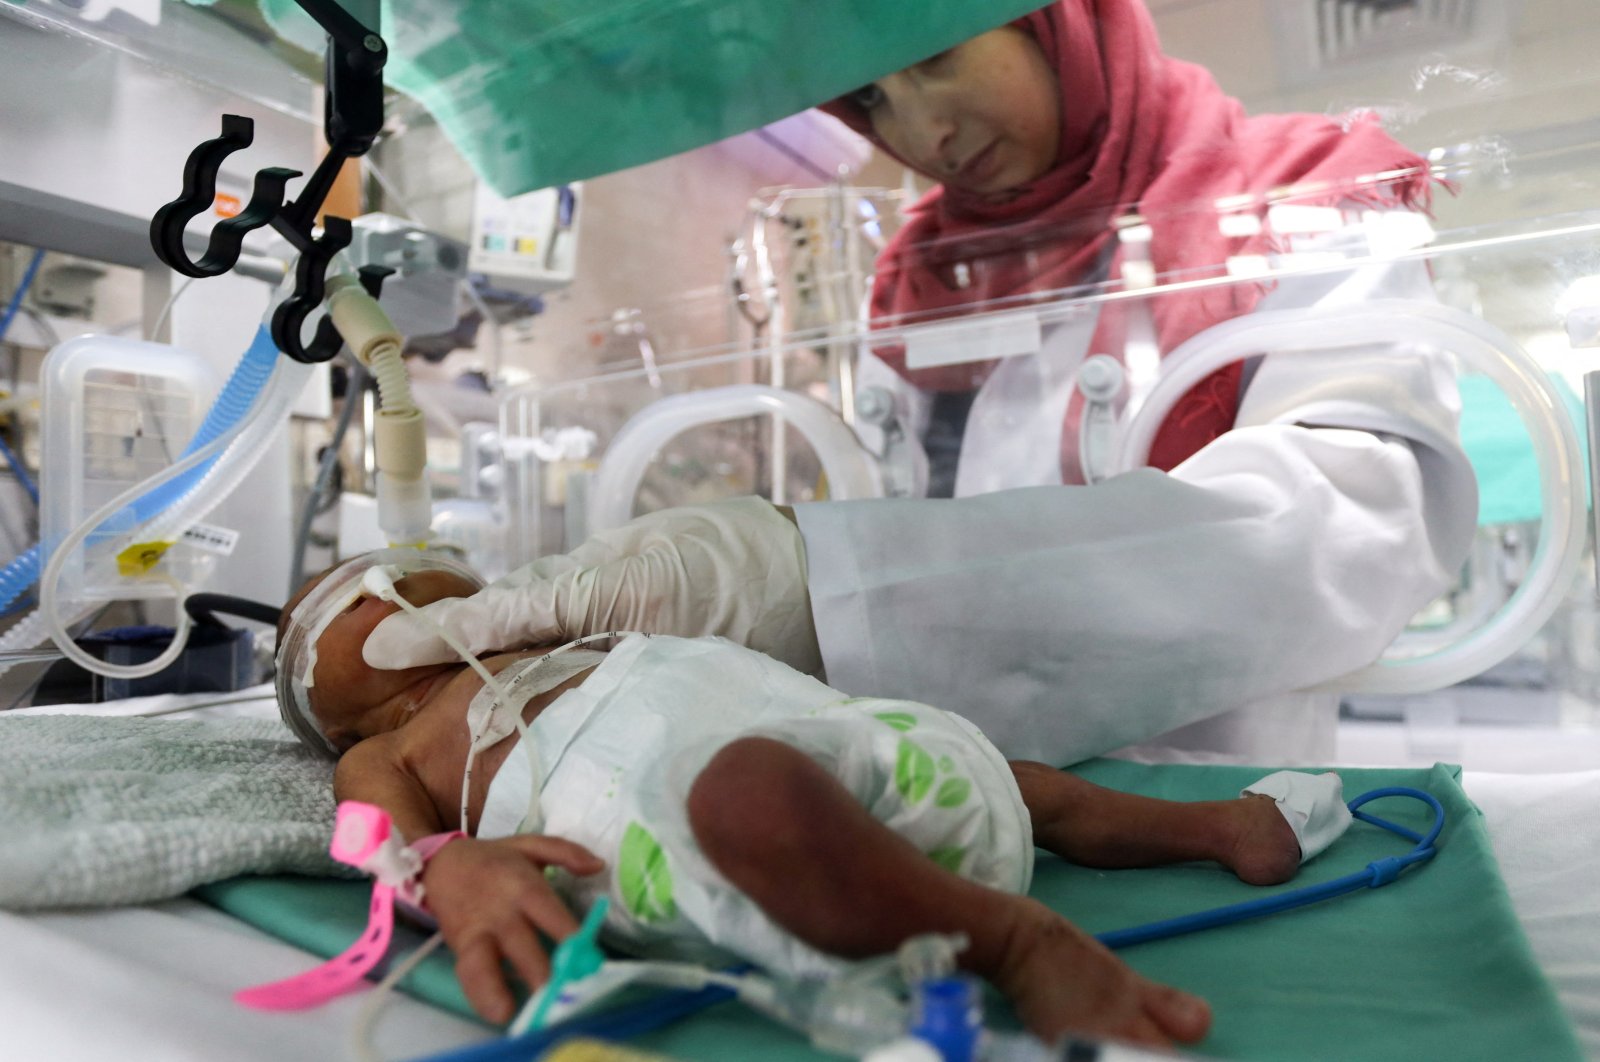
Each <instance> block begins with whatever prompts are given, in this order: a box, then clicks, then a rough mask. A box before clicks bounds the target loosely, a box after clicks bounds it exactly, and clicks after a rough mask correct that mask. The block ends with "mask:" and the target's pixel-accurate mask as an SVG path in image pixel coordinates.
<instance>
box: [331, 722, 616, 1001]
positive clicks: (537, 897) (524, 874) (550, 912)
mask: <svg viewBox="0 0 1600 1062" xmlns="http://www.w3.org/2000/svg"><path fill="white" fill-rule="evenodd" d="M333 791H334V795H335V796H336V797H337V798H338V799H340V800H364V801H366V802H368V803H370V804H376V805H378V806H379V807H381V808H383V809H384V810H385V811H387V812H388V813H389V815H390V817H391V818H392V819H393V820H394V824H395V826H396V827H397V828H398V829H399V830H400V833H401V835H402V836H403V837H405V838H406V840H408V841H415V840H417V839H419V838H421V837H425V836H427V835H428V834H431V833H438V832H440V831H441V830H442V829H444V828H445V823H443V822H441V821H440V815H439V811H438V809H437V808H436V807H435V806H434V804H433V801H432V800H431V799H430V798H429V796H428V793H427V790H426V788H425V787H424V786H423V785H422V783H421V781H420V780H419V779H418V778H417V777H416V775H414V774H412V773H411V772H410V770H408V769H407V767H406V765H405V763H404V762H403V760H402V758H401V757H400V756H399V755H398V752H397V750H395V749H394V748H393V747H392V746H390V745H389V744H388V743H386V742H384V741H383V740H382V738H381V736H380V737H378V738H368V739H367V740H366V741H363V742H361V743H360V744H359V745H357V746H356V747H355V748H353V749H351V750H350V751H349V752H347V753H345V754H344V756H343V758H341V759H340V760H339V766H338V768H337V769H336V770H335V771H334V776H333ZM449 825H451V826H454V825H455V823H454V822H453V821H452V822H451V823H450V824H449ZM547 866H559V867H564V868H565V869H567V870H569V871H571V872H572V873H574V874H579V875H585V874H594V873H597V872H599V871H600V870H603V869H604V868H605V863H604V862H602V861H601V860H600V858H599V857H598V856H596V855H594V854H593V853H592V852H590V851H589V850H588V849H586V848H583V847H582V846H580V845H576V844H573V843H572V842H571V841H564V840H562V839H560V838H559V837H540V836H536V835H532V834H525V835H521V836H516V837H504V838H501V839H499V840H494V841H480V840H478V839H477V838H474V837H467V838H462V839H460V840H456V841H452V842H450V843H449V844H447V845H445V846H444V847H443V848H441V849H439V851H438V852H437V853H435V855H434V857H433V858H432V859H430V860H429V861H428V864H427V866H426V867H424V868H423V872H422V889H423V905H424V906H425V907H426V908H427V909H428V910H429V911H430V912H431V913H432V914H433V916H434V917H435V918H436V919H438V922H439V931H440V932H441V933H443V934H444V939H445V942H446V943H447V944H449V945H450V950H451V951H453V952H455V956H456V976H457V977H458V978H460V980H461V987H462V989H463V990H464V991H465V992H466V994H467V999H468V1000H470V1001H471V1002H472V1006H473V1008H474V1009H476V1010H477V1012H478V1013H479V1014H482V1015H483V1016H484V1017H485V1018H487V1019H488V1020H490V1021H494V1022H504V1021H508V1020H510V1018H511V1016H512V1012H513V1005H514V1004H513V1000H512V997H511V992H510V990H509V989H508V987H507V986H506V980H505V974H504V972H503V967H502V962H509V963H510V964H511V966H512V968H513V969H515V970H516V971H517V973H518V974H519V975H520V976H521V977H522V979H523V980H524V981H525V982H527V983H528V985H529V986H537V985H540V984H543V983H544V981H545V979H546V978H547V977H548V976H549V974H550V961H549V959H548V958H547V957H546V956H545V953H544V948H543V946H542V945H541V944H540V942H539V933H540V932H543V933H544V934H545V935H546V936H548V937H551V938H553V939H555V940H563V939H565V938H566V937H567V935H568V934H570V933H573V932H575V931H576V930H577V928H578V923H577V920H576V919H574V918H573V916H572V912H570V911H568V910H567V907H566V905H565V904H563V903H562V902H561V899H560V897H558V896H557V895H556V894H555V890H553V889H552V888H551V887H550V883H549V881H548V880H546V878H545V876H544V868H545V867H547Z"/></svg>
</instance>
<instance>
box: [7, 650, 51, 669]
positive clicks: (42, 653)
mask: <svg viewBox="0 0 1600 1062" xmlns="http://www.w3.org/2000/svg"><path fill="white" fill-rule="evenodd" d="M63 658H64V657H63V654H62V652H61V650H59V649H13V650H12V651H10V652H8V653H0V666H9V665H11V664H37V663H42V662H43V661H46V660H61V659H63Z"/></svg>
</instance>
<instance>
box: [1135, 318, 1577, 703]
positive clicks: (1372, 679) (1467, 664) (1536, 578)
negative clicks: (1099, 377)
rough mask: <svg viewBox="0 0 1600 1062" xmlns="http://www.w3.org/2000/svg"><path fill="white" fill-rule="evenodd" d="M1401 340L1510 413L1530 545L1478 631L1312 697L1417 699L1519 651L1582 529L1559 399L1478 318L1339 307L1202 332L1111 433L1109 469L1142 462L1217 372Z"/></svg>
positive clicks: (1573, 452)
mask: <svg viewBox="0 0 1600 1062" xmlns="http://www.w3.org/2000/svg"><path fill="white" fill-rule="evenodd" d="M1396 342H1412V343H1416V344H1418V345H1424V346H1428V347H1430V348H1434V349H1438V350H1443V351H1447V352H1449V353H1451V354H1453V355H1456V356H1457V357H1459V358H1460V359H1461V361H1462V362H1463V363H1464V364H1465V365H1466V366H1467V367H1468V368H1469V369H1473V370H1476V371H1478V372H1481V373H1483V374H1484V375H1485V376H1488V377H1489V378H1490V379H1492V380H1494V381H1495V382H1496V383H1497V384H1498V385H1499V386H1500V388H1501V390H1503V391H1504V392H1505V394H1506V397H1507V398H1508V399H1510V401H1511V404H1512V407H1513V408H1515V409H1516V411H1517V413H1518V414H1519V415H1520V416H1521V417H1522V420H1523V423H1524V424H1525V425H1526V426H1527V428H1528V433H1529V435H1530V436H1531V437H1532V439H1533V444H1534V449H1535V451H1536V453H1537V454H1538V458H1539V488H1540V498H1541V504H1542V514H1541V523H1540V525H1539V543H1538V546H1537V547H1536V548H1535V550H1534V555H1533V561H1532V563H1531V565H1530V567H1529V570H1528V574H1527V577H1526V578H1525V579H1524V580H1523V582H1522V585H1521V586H1519V587H1518V588H1517V590H1516V592H1515V593H1514V594H1512V595H1511V598H1510V600H1509V601H1507V602H1506V604H1505V605H1504V607H1502V609H1501V610H1500V612H1499V613H1497V614H1496V615H1495V617H1494V618H1492V619H1491V620H1490V621H1489V622H1488V623H1486V624H1485V625H1484V626H1482V627H1480V628H1479V629H1478V630H1476V631H1473V632H1472V633H1470V634H1468V635H1467V636H1466V637H1464V638H1462V639H1461V640H1460V641H1458V642H1456V643H1455V644H1454V645H1452V646H1449V647H1448V648H1445V649H1441V650H1439V651H1437V652H1434V653H1429V654H1427V655H1425V656H1417V657H1411V658H1395V657H1385V658H1384V659H1382V660H1380V661H1378V662H1377V663H1376V664H1373V665H1371V666H1369V667H1366V668H1363V669H1362V670H1360V671H1355V672H1352V673H1351V674H1349V675H1346V676H1345V677H1343V678H1341V679H1336V680H1334V681H1331V682H1327V683H1324V684H1323V685H1322V686H1321V687H1319V688H1321V689H1326V690H1335V691H1339V692H1346V693H1355V692H1362V693H1392V694H1399V693H1422V692H1425V691H1428V690H1435V689H1441V688H1443V687H1445V686H1449V685H1451V684H1453V683H1456V682H1461V681H1463V680H1465V679H1468V678H1471V677H1472V676H1474V675H1478V674H1481V673H1482V672H1483V671H1485V670H1487V669H1488V668H1490V667H1493V666H1494V665H1495V664H1497V663H1499V662H1500V661H1502V660H1504V659H1506V658H1507V657H1508V656H1510V655H1511V654H1512V653H1514V652H1516V651H1517V650H1518V649H1519V648H1521V647H1522V646H1523V645H1525V644H1526V643H1527V641H1528V639H1529V638H1531V637H1533V635H1534V633H1535V632H1537V631H1538V630H1539V628H1540V627H1542V626H1543V625H1544V624H1545V622H1546V621H1547V620H1548V619H1549V618H1550V616H1551V614H1552V613H1554V612H1555V610H1556V608H1557V607H1558V606H1559V605H1560V603H1561V601H1562V598H1563V597H1564V596H1565V594H1566V592H1567V589H1568V587H1570V586H1571V584H1572V580H1573V577H1574V575H1575V573H1576V570H1577V566H1578V563H1579V560H1580V558H1581V557H1582V554H1583V547H1584V541H1585V538H1586V528H1585V523H1584V515H1585V513H1586V512H1587V500H1586V498H1585V495H1584V473H1583V467H1584V466H1583V457H1582V451H1580V450H1579V448H1578V435H1577V431H1576V429H1574V428H1573V426H1572V421H1571V419H1570V418H1569V417H1568V415H1567V412H1566V406H1565V404H1564V402H1563V401H1562V399H1561V396H1560V395H1559V394H1558V393H1557V392H1556V390H1555V388H1554V387H1553V386H1551V384H1550V381H1549V379H1548V378H1547V377H1546V375H1545V373H1544V370H1543V369H1542V368H1540V366H1539V365H1538V364H1537V363H1536V362H1535V361H1534V360H1533V359H1532V358H1530V357H1529V356H1528V355H1526V354H1525V353H1523V352H1522V351H1521V349H1520V348H1519V347H1518V346H1517V344H1516V343H1515V341H1513V340H1512V339H1511V337H1510V336H1507V335H1506V334H1505V333H1504V332H1501V331H1500V330H1499V329H1497V328H1495V327H1493V326H1492V325H1490V324H1489V323H1488V322H1486V321H1484V320H1482V319H1481V318H1478V317H1475V316H1473V315H1472V314H1468V313H1462V312H1461V311H1459V310H1452V309H1449V308H1447V307H1444V306H1438V305H1433V304H1428V303H1417V302H1412V301H1405V300H1398V299H1381V300H1375V301H1372V302H1364V303H1361V304H1359V305H1356V306H1351V307H1339V308H1314V309H1310V310H1278V311H1270V312H1261V313H1254V314H1249V315H1247V316H1245V317H1240V318H1236V319H1234V320H1231V321H1227V322H1224V323H1222V324H1220V325H1217V326H1215V327H1213V328H1209V329H1207V330H1206V331H1204V332H1201V333H1200V334H1199V335H1197V336H1195V337H1194V338H1192V339H1190V340H1188V341H1187V342H1185V343H1184V344H1182V345H1181V346H1180V347H1178V349H1177V350H1175V351H1173V352H1172V353H1171V354H1170V355H1168V357H1167V358H1166V359H1165V360H1164V361H1163V363H1162V376H1161V380H1160V381H1159V382H1158V383H1157V384H1156V386H1155V387H1154V388H1153V389H1152V390H1151V391H1150V394H1149V396H1148V397H1147V398H1146V400H1145V402H1144V404H1143V405H1142V406H1141V407H1140V408H1139V410H1138V411H1137V412H1136V413H1135V414H1134V415H1133V416H1132V418H1131V419H1130V420H1129V422H1128V423H1127V425H1126V427H1125V428H1124V430H1123V433H1122V440H1121V445H1120V446H1119V447H1118V452H1117V456H1116V460H1115V462H1114V466H1113V472H1121V471H1127V470H1129V469H1133V468H1138V467H1140V466H1142V465H1144V464H1145V462H1146V460H1147V458H1148V455H1149V453H1150V445H1151V442H1152V441H1153V440H1154V438H1155V435H1156V432H1157V430H1158V429H1159V428H1160V427H1161V424H1162V422H1163V421H1164V420H1165V419H1166V416H1167V413H1168V412H1169V411H1170V410H1171V409H1172V407H1173V405H1174V404H1175V403H1176V402H1177V401H1178V400H1179V399H1180V398H1182V397H1183V396H1184V395H1185V394H1187V393H1188V392H1189V390H1190V389H1191V388H1192V387H1194V386H1195V385H1196V384H1197V383H1199V382H1200V381H1201V380H1203V379H1205V378H1206V377H1207V376H1209V375H1211V373H1213V372H1215V371H1216V370H1218V369H1220V368H1222V367H1223V366H1225V365H1228V364H1231V363H1233V362H1236V361H1239V360H1241V359H1243V358H1246V357H1250V356H1253V355H1255V354H1259V353H1261V352H1262V351H1269V352H1270V353H1271V356H1273V357H1278V356H1282V355H1294V354H1305V353H1316V352H1326V351H1328V350H1333V349H1337V348H1339V347H1350V346H1368V345H1372V346H1376V345H1393V344H1394V343H1396Z"/></svg>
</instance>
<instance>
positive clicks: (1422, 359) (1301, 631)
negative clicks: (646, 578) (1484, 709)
mask: <svg viewBox="0 0 1600 1062" xmlns="http://www.w3.org/2000/svg"><path fill="white" fill-rule="evenodd" d="M1374 293H1375V294H1376V292H1374ZM1347 294H1348V292H1347ZM1384 294H1393V292H1392V291H1391V292H1384ZM1282 307H1283V302H1282V301H1281V300H1280V301H1279V302H1278V305H1277V306H1275V307H1274V308H1282ZM1368 354H1369V357H1370V359H1371V364H1370V365H1368V366H1367V368H1368V369H1370V371H1368V372H1364V373H1360V374H1358V377H1357V378H1356V379H1355V382H1353V383H1347V384H1344V385H1340V386H1339V387H1331V386H1326V385H1325V384H1324V383H1323V380H1324V379H1325V375H1319V374H1318V373H1317V372H1316V371H1315V365H1314V360H1315V359H1313V360H1312V361H1306V362H1302V363H1297V364H1294V365H1290V364H1289V359H1283V361H1284V364H1283V365H1281V366H1273V365H1272V361H1273V359H1271V358H1270V357H1269V358H1267V359H1266V360H1265V363H1264V364H1263V365H1262V367H1261V368H1260V369H1259V370H1258V372H1257V373H1256V375H1255V378H1254V379H1253V380H1252V382H1251V384H1250V390H1249V392H1247V398H1246V401H1245V404H1244V408H1243V409H1242V411H1241V414H1242V415H1241V422H1242V423H1243V422H1244V421H1245V420H1246V415H1248V417H1249V418H1251V419H1255V420H1257V421H1258V423H1255V424H1252V425H1249V426H1244V427H1240V428H1238V429H1236V430H1234V431H1231V432H1229V433H1228V434H1226V435H1224V436H1223V437H1222V438H1220V439H1218V440H1217V441H1215V442H1214V443H1212V444H1211V445H1209V446H1207V447H1205V448H1204V449H1203V450H1201V451H1200V452H1199V453H1197V454H1196V455H1195V456H1194V457H1192V458H1190V459H1189V460H1188V461H1186V462H1184V463H1183V464H1182V465H1181V466H1179V467H1178V468H1177V469H1174V470H1173V472H1172V474H1170V475H1167V474H1163V473H1160V472H1157V471H1154V470H1139V471H1136V472H1132V473H1129V474H1126V475H1123V476H1118V477H1116V478H1115V479H1112V480H1110V481H1107V482H1106V483H1102V484H1100V485H1098V486H1094V487H1038V488H1029V489H1023V490H1013V491H1004V492H999V493H995V494H989V495H981V496H978V497H972V498H963V499H955V500H935V501H912V500H904V501H901V500H896V501H873V502H842V503H832V504H830V503H823V504H817V505H808V506H799V507H797V508H796V513H797V516H798V518H799V522H800V528H801V532H802V534H803V536H804V538H805V542H806V552H807V559H808V566H809V569H810V571H809V588H810V592H811V597H812V608H813V613H814V615H815V619H816V625H817V632H818V639H819V642H820V644H821V647H822V655H823V660H824V662H825V666H826V670H827V674H828V680H829V682H830V683H831V684H832V685H834V686H836V687H838V688H840V689H843V690H845V691H847V692H849V693H852V694H861V695H879V696H893V697H904V698H909V699H914V700H921V701H926V702H928V703H931V704H934V705H937V706H939V707H942V708H947V709H950V710H952V711H955V712H958V713H960V714H962V715H964V716H966V717H967V718H969V719H971V720H972V721H973V722H975V723H977V724H978V725H979V726H980V727H981V728H982V729H983V730H984V732H985V733H986V734H987V735H988V736H989V737H990V739H991V740H993V741H994V742H995V744H996V745H997V746H998V747H999V748H1000V749H1001V750H1002V751H1003V752H1004V753H1005V754H1006V755H1008V756H1011V757H1029V758H1036V759H1040V760H1043V761H1045V762H1049V763H1068V762H1072V761H1075V760H1078V759H1082V758H1084V757H1087V756H1094V755H1099V754H1102V753H1105V752H1108V751H1110V750H1113V749H1116V748H1120V747H1122V746H1125V745H1128V744H1131V743H1135V742H1140V741H1146V740H1148V739H1150V738H1152V737H1154V736H1156V735H1158V734H1161V733H1164V732H1166V731H1168V730H1171V729H1173V728H1175V727H1178V726H1182V725H1184V724H1186V723H1190V722H1193V721H1196V720H1199V719H1203V718H1207V717H1209V716H1212V715H1215V714H1217V713H1219V712H1222V711H1226V710H1228V709H1231V708H1236V707H1238V706H1240V705H1243V704H1246V703H1249V702H1252V701H1256V700H1258V699H1261V698H1263V697H1267V696H1272V695H1276V694H1280V693H1285V692H1288V691H1292V690H1296V689H1302V688H1305V687H1308V686H1313V685H1316V684H1319V683H1322V682H1325V681H1328V680H1331V679H1335V678H1337V677H1339V676H1340V675H1343V674H1347V673H1349V672H1350V671H1353V670H1355V669H1356V668H1359V667H1362V666H1364V665H1366V664H1368V663H1370V662H1371V661H1372V660H1374V659H1376V658H1377V656H1378V655H1379V654H1380V653H1381V652H1382V651H1383V649H1384V648H1385V647H1386V646H1387V645H1388V644H1389V642H1390V641H1391V640H1392V639H1393V638H1394V637H1395V635H1396V634H1398V633H1399V632H1400V631H1401V630H1402V629H1403V628H1404V626H1405V624H1406V622H1407V621H1408V620H1409V619H1410V618H1411V617H1412V616H1413V615H1414V614H1415V612H1416V611H1417V610H1418V609H1419V608H1421V607H1422V606H1423V605H1424V604H1426V603H1427V602H1428V601H1429V600H1431V599H1432V598H1433V597H1434V596H1436V595H1437V594H1438V593H1439V592H1441V591H1442V590H1443V589H1444V588H1445V587H1447V586H1448V585H1449V583H1450V581H1451V579H1452V578H1453V577H1454V575H1455V572H1456V570H1457V569H1458V567H1459V564H1460V562H1461V560H1462V559H1463V558H1464V556H1465V554H1466V550H1467V548H1468V546H1469V545H1470V541H1471V536H1472V531H1473V527H1474V524H1475V516H1476V490H1475V486H1474V481H1473V478H1472V474H1471V469H1470V466H1468V465H1467V463H1466V459H1465V456H1464V454H1462V452H1461V450H1460V447H1459V445H1458V444H1457V443H1456V440H1455V438H1454V418H1455V410H1456V407H1455V405H1454V404H1453V402H1454V399H1453V397H1452V395H1453V388H1454V385H1453V380H1452V379H1450V377H1449V374H1448V373H1446V372H1444V367H1443V365H1442V364H1441V363H1440V362H1439V360H1438V359H1437V358H1434V357H1432V356H1422V355H1419V353H1418V352H1415V351H1404V350H1395V349H1392V348H1391V349H1389V350H1386V351H1374V352H1368ZM1343 356H1345V357H1349V356H1350V355H1349V354H1345V355H1343ZM1343 367H1348V366H1343ZM1323 368H1324V370H1326V366H1323ZM1307 425H1316V426H1314V427H1311V426H1307ZM1347 429H1356V430H1347Z"/></svg>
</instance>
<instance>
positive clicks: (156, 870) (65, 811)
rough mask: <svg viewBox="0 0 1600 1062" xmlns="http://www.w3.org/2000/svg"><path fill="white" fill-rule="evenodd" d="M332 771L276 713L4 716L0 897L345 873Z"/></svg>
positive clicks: (85, 897) (118, 898)
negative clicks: (338, 850) (336, 855)
mask: <svg viewBox="0 0 1600 1062" xmlns="http://www.w3.org/2000/svg"><path fill="white" fill-rule="evenodd" d="M332 779H333V765H332V764H331V763H328V762H327V761H325V760H322V759H321V758H319V757H317V756H316V755H314V754H313V753H311V752H310V751H308V750H306V749H304V748H302V747H301V746H300V745H299V744H298V743H296V742H295V741H294V740H293V739H292V738H290V736H289V732H288V730H287V729H285V728H284V727H283V725H282V724H281V723H278V722H277V721H275V720H274V721H268V720H259V719H230V720H206V721H198V720H196V721H175V720H164V719H111V718H105V717H103V716H92V715H53V716H35V717H30V718H7V717H4V716H0V907H6V908H12V909H17V910H23V909H32V908H42V907H76V906H88V905H101V904H123V903H140V902H144V901H149V900H157V899H165V898H167V897H171V896H177V895H179V894H181V893H183V892H185V891H187V890H188V889H190V888H192V887H193V886H196V885H200V884H204V883H206V882H210V881H218V880H221V879H223V878H228V877H233V876H234V875H236V874H245V873H283V872H287V873H300V874H323V875H326V874H345V873H350V874H353V873H354V872H353V871H350V870H349V869H348V868H345V867H342V866H340V865H339V864H338V863H335V862H334V861H333V859H332V857H330V856H329V855H328V839H329V837H330V836H331V835H332V830H333V817H334V801H333V784H332Z"/></svg>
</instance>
